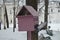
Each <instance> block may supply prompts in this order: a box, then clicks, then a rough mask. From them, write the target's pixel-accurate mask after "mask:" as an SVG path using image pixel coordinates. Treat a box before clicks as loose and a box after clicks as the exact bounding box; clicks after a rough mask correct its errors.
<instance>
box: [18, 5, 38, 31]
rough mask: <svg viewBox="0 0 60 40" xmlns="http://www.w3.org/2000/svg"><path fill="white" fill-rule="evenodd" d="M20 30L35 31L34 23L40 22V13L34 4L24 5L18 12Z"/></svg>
mask: <svg viewBox="0 0 60 40" xmlns="http://www.w3.org/2000/svg"><path fill="white" fill-rule="evenodd" d="M17 18H18V30H19V31H34V30H35V28H34V25H36V24H37V23H38V13H37V12H36V10H35V9H34V8H33V7H32V6H23V7H21V9H20V10H19V12H18V15H17Z"/></svg>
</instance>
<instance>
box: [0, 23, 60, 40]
mask: <svg viewBox="0 0 60 40" xmlns="http://www.w3.org/2000/svg"><path fill="white" fill-rule="evenodd" d="M41 33H42V34H43V35H44V36H45V37H47V36H49V35H48V34H46V31H45V30H41V31H40V32H39V33H38V36H40V34H41ZM50 37H51V39H52V40H60V31H55V30H54V31H53V36H50ZM0 40H27V32H26V31H18V26H17V28H16V30H15V32H13V24H10V28H7V29H6V30H4V29H3V24H2V29H1V30H0Z"/></svg>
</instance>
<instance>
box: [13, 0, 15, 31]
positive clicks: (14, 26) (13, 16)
mask: <svg viewBox="0 0 60 40" xmlns="http://www.w3.org/2000/svg"><path fill="white" fill-rule="evenodd" d="M13 11H14V14H13V21H14V23H13V32H15V28H16V15H15V0H14V8H13Z"/></svg>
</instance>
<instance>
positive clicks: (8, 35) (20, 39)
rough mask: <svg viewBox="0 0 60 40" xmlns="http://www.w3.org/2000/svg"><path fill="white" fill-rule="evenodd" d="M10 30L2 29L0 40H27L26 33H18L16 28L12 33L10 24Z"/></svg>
mask: <svg viewBox="0 0 60 40" xmlns="http://www.w3.org/2000/svg"><path fill="white" fill-rule="evenodd" d="M10 26H11V27H10V28H7V29H6V30H4V29H3V25H2V29H1V30H0V40H27V32H26V31H20V32H19V31H18V29H17V28H16V30H15V32H13V27H12V24H10Z"/></svg>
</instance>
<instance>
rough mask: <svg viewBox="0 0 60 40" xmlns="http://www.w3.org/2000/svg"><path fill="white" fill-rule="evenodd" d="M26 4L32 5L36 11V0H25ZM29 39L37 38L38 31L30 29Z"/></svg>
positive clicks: (34, 39)
mask: <svg viewBox="0 0 60 40" xmlns="http://www.w3.org/2000/svg"><path fill="white" fill-rule="evenodd" d="M26 5H29V6H32V7H33V8H34V9H35V10H36V11H37V0H26ZM31 40H38V32H36V31H31Z"/></svg>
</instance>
